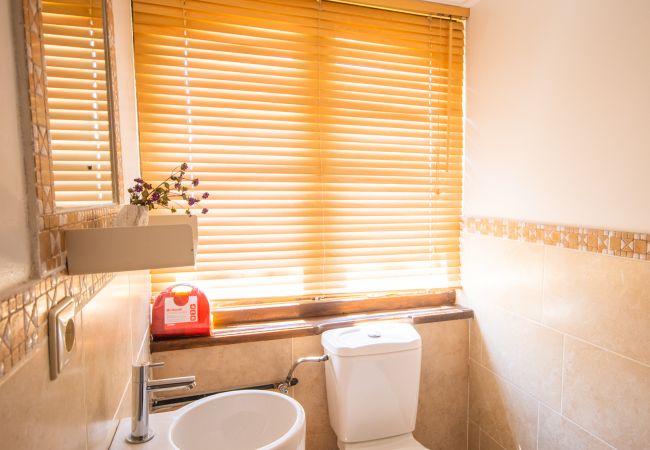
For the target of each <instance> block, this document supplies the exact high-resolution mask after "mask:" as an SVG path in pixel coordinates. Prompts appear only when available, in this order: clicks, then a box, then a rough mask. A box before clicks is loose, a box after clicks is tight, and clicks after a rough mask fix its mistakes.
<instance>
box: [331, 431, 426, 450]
mask: <svg viewBox="0 0 650 450" xmlns="http://www.w3.org/2000/svg"><path fill="white" fill-rule="evenodd" d="M338 446H339V449H340V450H427V448H426V447H425V446H424V445H422V444H420V443H419V442H418V441H416V440H415V438H414V437H413V434H411V433H407V434H401V435H399V436H392V437H388V438H384V439H375V440H373V441H363V442H340V441H339V442H338Z"/></svg>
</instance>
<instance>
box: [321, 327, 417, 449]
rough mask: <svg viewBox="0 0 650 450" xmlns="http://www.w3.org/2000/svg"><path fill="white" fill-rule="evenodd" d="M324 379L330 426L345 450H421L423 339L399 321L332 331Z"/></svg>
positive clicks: (326, 343) (324, 338)
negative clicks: (418, 430)
mask: <svg viewBox="0 0 650 450" xmlns="http://www.w3.org/2000/svg"><path fill="white" fill-rule="evenodd" d="M321 342H322V344H323V347H324V349H325V353H326V354H327V355H328V357H329V360H328V361H327V362H326V363H325V380H326V386H327V402H328V406H329V415H330V424H331V426H332V429H334V432H335V433H336V436H337V438H338V447H339V449H341V450H344V449H345V450H350V449H353V450H361V449H364V450H366V449H367V450H371V449H372V450H416V449H417V450H422V449H425V448H426V447H424V446H423V445H422V444H420V443H419V442H417V440H416V439H415V438H414V437H413V430H415V420H416V415H417V406H418V393H419V387H420V364H421V357H422V340H421V338H420V335H419V334H418V332H417V331H416V330H415V328H414V327H413V326H412V325H410V324H407V323H400V322H369V323H365V324H361V325H357V326H354V327H348V328H339V329H335V330H328V331H326V332H325V333H323V335H322V338H321Z"/></svg>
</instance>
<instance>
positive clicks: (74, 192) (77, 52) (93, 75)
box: [42, 0, 113, 207]
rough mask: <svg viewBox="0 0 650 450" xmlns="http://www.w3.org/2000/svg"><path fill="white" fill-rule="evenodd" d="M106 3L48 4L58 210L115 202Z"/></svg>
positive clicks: (60, 0)
mask: <svg viewBox="0 0 650 450" xmlns="http://www.w3.org/2000/svg"><path fill="white" fill-rule="evenodd" d="M102 17H103V14H102V2H101V0H44V1H43V9H42V20H43V44H44V53H45V74H46V77H47V105H48V110H49V115H48V120H49V129H50V139H51V148H52V161H53V177H54V190H55V199H56V205H57V206H58V207H80V206H88V205H96V204H101V203H111V202H112V186H113V184H112V176H111V156H110V141H109V124H108V103H107V86H106V69H105V64H104V33H103V24H102Z"/></svg>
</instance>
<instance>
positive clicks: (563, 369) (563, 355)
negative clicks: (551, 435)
mask: <svg viewBox="0 0 650 450" xmlns="http://www.w3.org/2000/svg"><path fill="white" fill-rule="evenodd" d="M565 369H566V335H562V373H561V378H560V415H562V414H563V413H564V371H565Z"/></svg>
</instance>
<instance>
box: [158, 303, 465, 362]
mask: <svg viewBox="0 0 650 450" xmlns="http://www.w3.org/2000/svg"><path fill="white" fill-rule="evenodd" d="M472 317H474V312H473V311H472V310H471V309H470V308H466V307H464V306H460V305H439V306H429V307H418V308H407V309H400V310H382V311H369V312H365V313H364V312H361V313H348V314H337V315H331V316H317V317H305V318H303V319H289V320H277V321H266V322H257V323H243V324H229V325H219V326H216V327H215V329H213V330H212V334H211V336H199V337H186V338H169V339H164V340H163V339H161V340H155V341H153V342H152V343H151V352H152V353H156V352H166V351H172V350H185V349H190V348H196V347H209V346H213V345H224V344H235V343H241V342H253V341H266V340H271V339H286V338H292V337H300V336H313V335H319V334H321V333H322V332H323V331H326V330H330V329H333V328H342V327H348V326H351V325H354V324H355V323H358V322H367V321H372V320H409V321H410V322H411V323H414V324H419V323H429V322H443V321H447V320H460V319H469V318H472Z"/></svg>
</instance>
